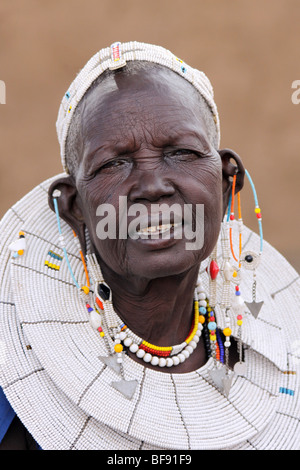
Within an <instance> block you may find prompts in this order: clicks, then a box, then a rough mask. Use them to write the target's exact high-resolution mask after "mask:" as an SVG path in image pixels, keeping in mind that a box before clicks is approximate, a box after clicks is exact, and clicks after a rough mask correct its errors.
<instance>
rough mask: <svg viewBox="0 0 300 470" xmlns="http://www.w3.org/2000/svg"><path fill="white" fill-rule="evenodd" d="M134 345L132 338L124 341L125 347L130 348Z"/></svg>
mask: <svg viewBox="0 0 300 470" xmlns="http://www.w3.org/2000/svg"><path fill="white" fill-rule="evenodd" d="M132 343H133V341H132V339H131V338H126V339H124V346H127V347H128V346H130V345H131V344H132Z"/></svg>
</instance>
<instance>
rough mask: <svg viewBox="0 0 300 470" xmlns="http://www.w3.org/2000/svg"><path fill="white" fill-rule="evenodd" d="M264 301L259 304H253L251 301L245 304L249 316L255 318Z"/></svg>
mask: <svg viewBox="0 0 300 470" xmlns="http://www.w3.org/2000/svg"><path fill="white" fill-rule="evenodd" d="M263 303H264V301H263V300H262V301H261V302H255V300H253V301H252V302H245V304H246V305H247V307H248V308H249V310H250V312H251V314H252V315H253V316H254V318H257V317H258V315H259V312H260V309H261V308H262V306H263Z"/></svg>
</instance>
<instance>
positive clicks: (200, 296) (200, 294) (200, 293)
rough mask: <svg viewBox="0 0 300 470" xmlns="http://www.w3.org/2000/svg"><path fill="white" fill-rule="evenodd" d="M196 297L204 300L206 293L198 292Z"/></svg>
mask: <svg viewBox="0 0 300 470" xmlns="http://www.w3.org/2000/svg"><path fill="white" fill-rule="evenodd" d="M198 299H199V300H205V299H206V295H205V294H204V292H199V294H198Z"/></svg>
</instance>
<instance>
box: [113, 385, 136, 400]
mask: <svg viewBox="0 0 300 470" xmlns="http://www.w3.org/2000/svg"><path fill="white" fill-rule="evenodd" d="M111 385H112V387H113V388H115V389H116V390H118V391H119V392H120V393H122V395H124V397H125V398H127V399H128V400H131V399H132V397H133V395H134V393H135V390H136V387H137V385H138V382H137V380H120V381H119V382H112V384H111Z"/></svg>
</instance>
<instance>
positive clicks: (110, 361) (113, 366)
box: [98, 356, 121, 374]
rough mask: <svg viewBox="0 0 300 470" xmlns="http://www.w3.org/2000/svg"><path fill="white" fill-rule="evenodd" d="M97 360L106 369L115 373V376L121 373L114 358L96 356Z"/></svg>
mask: <svg viewBox="0 0 300 470" xmlns="http://www.w3.org/2000/svg"><path fill="white" fill-rule="evenodd" d="M98 359H100V361H102V362H103V363H104V364H105V365H106V366H107V367H109V368H110V369H112V370H113V371H115V372H116V373H117V374H120V373H121V366H120V364H119V363H118V362H117V358H116V356H98Z"/></svg>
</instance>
